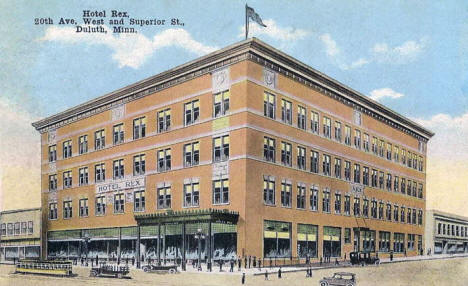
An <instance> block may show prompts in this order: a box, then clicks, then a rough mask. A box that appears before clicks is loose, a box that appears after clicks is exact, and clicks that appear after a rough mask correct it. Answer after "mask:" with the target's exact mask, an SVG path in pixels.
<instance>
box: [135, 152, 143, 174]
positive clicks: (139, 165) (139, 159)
mask: <svg viewBox="0 0 468 286" xmlns="http://www.w3.org/2000/svg"><path fill="white" fill-rule="evenodd" d="M145 160H146V156H145V154H140V155H136V156H133V176H140V175H144V174H145V172H146V163H145V162H146V161H145Z"/></svg>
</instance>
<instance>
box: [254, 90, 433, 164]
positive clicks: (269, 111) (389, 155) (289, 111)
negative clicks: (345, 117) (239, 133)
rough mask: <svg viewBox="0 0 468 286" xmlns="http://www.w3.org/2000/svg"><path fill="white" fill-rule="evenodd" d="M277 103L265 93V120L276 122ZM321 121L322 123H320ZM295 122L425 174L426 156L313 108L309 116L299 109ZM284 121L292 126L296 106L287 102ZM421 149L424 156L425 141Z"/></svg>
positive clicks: (305, 110) (337, 140)
mask: <svg viewBox="0 0 468 286" xmlns="http://www.w3.org/2000/svg"><path fill="white" fill-rule="evenodd" d="M276 101H277V100H276V95H274V94H272V93H268V92H265V93H264V101H263V114H264V116H266V117H269V118H271V119H276V106H277V103H276ZM308 114H310V115H309V116H310V121H308V120H307V115H308ZM320 117H321V118H322V120H320ZM357 117H358V120H357V121H358V122H359V123H358V125H360V124H361V118H360V115H358V116H357ZM296 118H297V120H296V123H297V127H298V128H299V129H303V130H310V131H311V132H312V133H314V134H317V135H321V136H323V137H325V138H328V139H333V140H334V141H336V142H339V143H342V144H345V145H347V146H353V147H354V148H356V149H357V150H362V151H364V152H366V153H370V154H374V155H376V156H378V157H382V158H384V157H385V158H386V159H387V160H389V161H394V162H395V163H399V164H402V165H405V166H407V167H409V168H413V169H415V170H418V171H421V172H423V170H424V160H423V156H421V155H419V154H417V153H415V152H411V151H409V150H406V149H404V148H403V147H401V146H398V145H397V144H395V143H391V142H389V141H385V140H384V139H382V138H379V137H378V136H377V135H371V134H369V133H367V132H364V131H362V130H360V129H358V128H357V127H353V128H352V127H351V126H350V125H348V124H343V123H342V122H341V121H339V120H337V119H335V120H334V119H332V118H331V116H329V115H326V114H323V113H322V114H319V112H318V111H316V110H313V109H312V108H310V113H308V111H307V107H305V106H303V105H297V113H296ZM281 121H282V122H283V123H285V124H288V125H293V104H292V102H291V101H289V100H288V99H285V98H282V99H281ZM355 121H356V120H355ZM308 122H309V123H308ZM308 125H309V126H308ZM418 148H419V152H421V153H424V152H425V144H424V143H423V142H422V141H419V146H418Z"/></svg>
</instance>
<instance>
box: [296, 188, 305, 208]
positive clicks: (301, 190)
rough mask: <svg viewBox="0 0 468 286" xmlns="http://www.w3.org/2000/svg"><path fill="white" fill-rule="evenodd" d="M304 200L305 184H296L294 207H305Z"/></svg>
mask: <svg viewBox="0 0 468 286" xmlns="http://www.w3.org/2000/svg"><path fill="white" fill-rule="evenodd" d="M305 202H306V186H305V185H304V184H298V185H297V200H296V207H297V208H298V209H305Z"/></svg>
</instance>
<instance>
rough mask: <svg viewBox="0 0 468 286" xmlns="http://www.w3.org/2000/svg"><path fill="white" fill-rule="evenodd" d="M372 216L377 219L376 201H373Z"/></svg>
mask: <svg viewBox="0 0 468 286" xmlns="http://www.w3.org/2000/svg"><path fill="white" fill-rule="evenodd" d="M371 216H372V218H377V201H376V200H375V199H373V200H372V208H371Z"/></svg>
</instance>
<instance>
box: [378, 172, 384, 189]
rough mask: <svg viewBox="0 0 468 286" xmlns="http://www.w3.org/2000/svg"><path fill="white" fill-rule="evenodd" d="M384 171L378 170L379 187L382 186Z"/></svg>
mask: <svg viewBox="0 0 468 286" xmlns="http://www.w3.org/2000/svg"><path fill="white" fill-rule="evenodd" d="M384 175H385V174H384V172H379V188H381V189H383V188H384Z"/></svg>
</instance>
